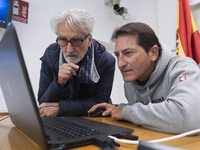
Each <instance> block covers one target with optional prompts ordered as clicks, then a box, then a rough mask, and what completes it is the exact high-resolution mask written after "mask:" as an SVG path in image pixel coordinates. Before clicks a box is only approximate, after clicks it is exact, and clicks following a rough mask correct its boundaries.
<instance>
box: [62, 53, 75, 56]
mask: <svg viewBox="0 0 200 150" xmlns="http://www.w3.org/2000/svg"><path fill="white" fill-rule="evenodd" d="M64 54H65V56H68V55H78V53H77V52H72V53H68V52H66V53H64Z"/></svg>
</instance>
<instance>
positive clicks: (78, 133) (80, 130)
mask: <svg viewBox="0 0 200 150" xmlns="http://www.w3.org/2000/svg"><path fill="white" fill-rule="evenodd" d="M42 121H43V126H44V127H45V128H47V129H50V130H52V131H54V132H57V133H58V134H61V135H63V136H65V137H67V138H69V139H73V138H78V137H86V136H91V135H99V134H103V132H101V131H96V130H95V129H92V128H91V129H90V128H87V127H84V126H81V125H78V124H74V123H69V122H66V121H61V120H60V119H59V118H56V117H55V118H42Z"/></svg>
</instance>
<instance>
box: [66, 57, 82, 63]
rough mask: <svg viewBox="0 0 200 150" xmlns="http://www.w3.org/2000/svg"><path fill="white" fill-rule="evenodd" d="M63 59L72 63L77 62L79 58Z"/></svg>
mask: <svg viewBox="0 0 200 150" xmlns="http://www.w3.org/2000/svg"><path fill="white" fill-rule="evenodd" d="M65 60H66V61H67V62H68V63H73V64H77V63H78V62H80V60H79V59H67V58H65Z"/></svg>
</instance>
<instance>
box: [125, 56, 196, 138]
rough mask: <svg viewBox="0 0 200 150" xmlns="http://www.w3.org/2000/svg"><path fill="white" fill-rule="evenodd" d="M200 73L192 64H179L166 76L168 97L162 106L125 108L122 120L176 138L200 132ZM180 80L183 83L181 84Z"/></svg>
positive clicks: (131, 106)
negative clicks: (166, 133) (191, 131)
mask: <svg viewBox="0 0 200 150" xmlns="http://www.w3.org/2000/svg"><path fill="white" fill-rule="evenodd" d="M184 60H185V59H184ZM185 61H186V60H185ZM183 68H184V69H183ZM199 72H200V70H199V68H198V67H197V65H196V64H195V63H194V62H193V61H190V62H189V63H184V61H182V62H181V61H180V62H179V63H178V64H177V65H176V67H174V66H173V67H171V68H169V72H168V73H167V75H166V76H167V79H168V83H167V82H166V87H168V88H169V89H168V91H169V93H168V96H167V97H166V99H165V100H164V101H163V102H162V103H154V104H153V103H149V104H148V105H143V104H142V103H135V104H133V105H127V106H125V107H124V108H123V110H122V117H123V118H124V119H125V120H129V121H131V122H133V123H135V124H138V125H141V126H143V127H145V128H148V129H152V130H157V131H161V132H168V133H175V134H177V133H183V132H187V131H190V130H194V129H198V128H200V119H199V118H200V113H199V110H200V75H199ZM180 77H184V78H185V77H186V80H184V81H183V82H181V81H180Z"/></svg>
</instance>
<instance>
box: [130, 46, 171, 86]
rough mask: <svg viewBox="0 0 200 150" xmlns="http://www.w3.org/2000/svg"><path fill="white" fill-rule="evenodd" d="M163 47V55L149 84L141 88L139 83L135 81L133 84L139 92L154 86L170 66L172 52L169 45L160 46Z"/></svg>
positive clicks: (158, 60)
mask: <svg viewBox="0 0 200 150" xmlns="http://www.w3.org/2000/svg"><path fill="white" fill-rule="evenodd" d="M160 45H161V47H162V51H161V55H160V57H159V58H158V59H157V62H156V66H155V70H154V71H153V72H152V74H151V76H150V78H149V80H148V82H147V83H146V84H145V85H144V86H140V85H139V84H138V83H137V81H133V84H135V86H136V88H137V89H138V90H143V89H146V88H148V87H150V86H152V85H154V84H155V83H156V82H157V81H158V79H159V78H160V76H162V75H163V74H164V72H165V69H166V68H167V65H168V64H169V61H170V59H171V58H172V54H171V50H170V49H169V47H168V46H167V45H164V44H160Z"/></svg>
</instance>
